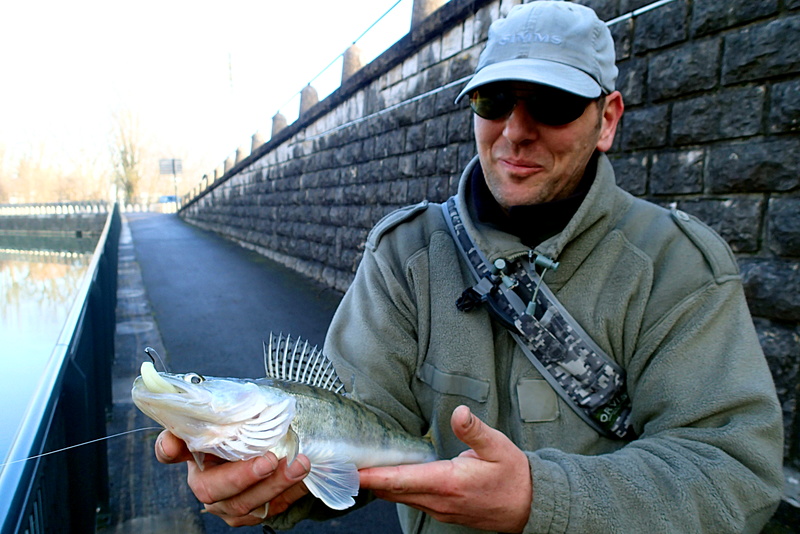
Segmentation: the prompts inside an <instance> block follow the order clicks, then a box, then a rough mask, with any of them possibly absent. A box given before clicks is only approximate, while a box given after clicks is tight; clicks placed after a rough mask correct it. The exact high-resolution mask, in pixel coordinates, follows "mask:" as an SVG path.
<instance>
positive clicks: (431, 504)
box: [360, 406, 533, 533]
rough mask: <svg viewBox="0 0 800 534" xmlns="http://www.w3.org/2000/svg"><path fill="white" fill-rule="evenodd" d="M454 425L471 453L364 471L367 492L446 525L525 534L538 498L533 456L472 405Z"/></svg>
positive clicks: (458, 415)
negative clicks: (477, 413)
mask: <svg viewBox="0 0 800 534" xmlns="http://www.w3.org/2000/svg"><path fill="white" fill-rule="evenodd" d="M450 425H451V426H452V428H453V433H454V434H455V435H456V437H457V438H458V439H460V440H461V441H462V442H464V443H465V444H466V445H467V446H468V447H470V449H469V450H467V451H464V452H462V453H461V454H459V455H458V456H457V457H456V458H453V459H452V460H442V461H438V462H431V463H427V464H415V465H399V466H393V467H373V468H369V469H362V470H361V471H360V475H361V487H362V488H364V489H370V490H372V491H373V492H374V493H375V495H376V496H377V497H379V498H381V499H385V500H387V501H392V502H398V503H403V504H407V505H409V506H411V507H414V508H417V509H418V510H422V511H423V512H425V513H426V514H428V515H430V516H432V517H433V518H434V519H436V520H438V521H442V522H444V523H456V524H459V525H465V526H469V527H473V528H479V529H484V530H494V531H498V532H512V533H513V532H522V530H523V528H524V527H525V523H526V522H527V521H528V516H529V515H530V507H531V501H532V499H533V483H532V481H531V475H530V467H529V464H528V457H527V456H526V455H525V453H524V452H522V450H520V449H519V448H518V447H517V446H516V445H514V443H513V442H512V441H511V440H510V439H508V438H507V437H506V436H505V435H504V434H503V433H502V432H500V431H498V430H495V429H493V428H491V427H490V426H488V425H486V424H485V423H484V422H483V421H481V420H480V419H478V418H477V417H475V416H474V415H472V412H471V411H470V409H469V408H468V407H466V406H459V407H458V408H456V409H455V410H454V411H453V415H452V417H451V418H450Z"/></svg>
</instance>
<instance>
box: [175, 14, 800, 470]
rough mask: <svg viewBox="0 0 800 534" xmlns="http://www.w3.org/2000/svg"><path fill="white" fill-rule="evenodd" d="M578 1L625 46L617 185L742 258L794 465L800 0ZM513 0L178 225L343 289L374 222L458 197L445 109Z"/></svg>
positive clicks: (328, 112)
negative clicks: (672, 208)
mask: <svg viewBox="0 0 800 534" xmlns="http://www.w3.org/2000/svg"><path fill="white" fill-rule="evenodd" d="M580 2H581V3H583V4H586V5H590V6H591V7H593V8H594V9H595V10H597V11H598V14H599V15H600V17H601V18H602V19H603V20H606V21H610V22H611V24H610V27H611V29H612V33H613V34H614V36H615V39H616V42H617V57H618V65H619V68H620V78H619V82H618V88H619V89H620V90H621V91H622V93H623V96H624V98H625V102H626V113H625V115H624V117H623V120H622V123H621V126H620V130H619V132H618V135H617V138H616V141H615V146H614V148H613V149H612V151H611V152H610V156H611V158H612V160H613V162H614V166H615V169H616V171H617V179H618V182H619V183H620V185H622V186H623V187H624V188H626V189H627V190H629V191H630V192H632V193H633V194H635V195H637V196H641V197H645V198H648V199H650V200H652V201H654V202H656V203H659V204H662V205H677V206H678V207H679V208H681V209H683V210H685V211H687V212H689V213H693V214H695V215H697V216H698V217H700V218H701V219H703V220H704V221H706V222H707V223H708V224H709V225H710V226H712V227H713V228H715V229H716V230H717V231H718V232H719V233H720V234H721V235H722V236H723V237H724V238H725V239H727V241H728V242H729V243H730V245H731V247H732V249H733V250H734V252H735V253H736V254H737V257H738V259H739V261H740V266H741V270H742V273H743V277H744V282H745V288H746V292H747V297H748V300H749V303H750V306H751V310H752V312H753V314H754V317H755V322H756V326H757V328H758V331H759V335H760V336H761V340H762V345H763V346H764V350H765V352H766V354H767V358H768V360H769V363H770V366H771V368H772V370H773V373H774V375H775V378H776V383H777V387H778V391H779V395H780V398H781V402H782V403H783V407H784V412H785V421H786V431H787V450H786V453H787V458H788V459H790V462H794V465H795V466H798V461H799V460H798V458H800V437H799V436H798V432H799V431H800V418H798V415H797V409H796V404H797V399H798V397H799V396H800V395H799V393H800V392H799V391H798V368H799V367H800V172H799V171H800V168H799V167H800V158H798V155H797V154H798V153H800V136H798V131H800V45H799V44H798V43H800V32H799V31H798V30H799V29H800V0H759V1H757V2H755V1H752V0H725V1H720V0H673V1H671V2H667V3H658V7H655V8H654V9H651V10H648V6H651V3H650V2H649V1H642V0H580ZM518 3H521V2H519V1H514V0H451V1H450V2H449V3H448V4H446V5H445V6H444V7H442V8H441V9H439V10H438V11H436V12H435V13H434V14H433V15H432V16H430V17H428V19H427V20H426V21H425V22H424V23H423V24H422V25H420V26H419V27H417V28H415V29H414V30H413V31H412V32H411V33H409V34H408V35H407V36H406V37H404V38H403V39H402V40H400V41H399V42H398V43H397V44H396V45H395V46H394V47H392V48H391V49H389V50H387V51H386V53H384V54H383V55H382V56H381V57H379V58H378V59H376V60H375V61H373V62H372V63H370V64H369V65H366V66H365V67H364V68H362V69H361V71H359V72H357V73H356V74H354V75H353V76H352V77H350V78H349V79H348V80H347V81H346V82H345V83H343V84H342V87H341V88H340V89H339V90H337V91H336V92H334V93H333V94H331V95H330V96H329V97H328V98H326V99H325V100H323V101H321V102H319V103H318V104H317V105H316V106H314V107H312V108H311V109H310V110H308V111H307V112H305V113H304V114H302V115H301V117H300V119H298V121H297V122H296V123H294V124H292V125H290V126H288V127H287V128H285V129H284V130H282V131H281V132H280V133H278V134H277V135H275V136H274V137H273V139H271V140H270V141H269V142H267V143H265V144H264V145H261V146H260V147H259V148H258V149H257V150H256V151H254V153H253V154H251V155H250V156H249V157H246V158H244V159H243V160H242V161H241V162H239V163H237V164H236V165H235V166H233V167H232V168H231V169H230V170H228V171H227V172H226V174H225V175H224V176H222V177H220V178H219V179H217V180H216V181H213V182H212V183H208V181H205V182H204V183H203V184H202V187H201V188H198V189H197V190H196V191H194V192H193V193H192V195H191V196H190V197H189V198H187V199H184V206H183V208H182V211H181V215H182V216H183V217H184V218H185V219H186V220H187V221H189V222H192V223H193V224H197V225H199V226H201V227H204V228H208V229H211V230H214V231H216V232H219V233H220V234H223V235H225V236H227V237H229V238H231V239H234V240H236V241H238V242H239V243H241V244H242V245H243V246H246V247H249V248H252V249H255V250H257V251H259V252H261V253H263V254H264V255H266V256H268V257H270V258H273V259H275V260H277V261H280V262H282V263H284V264H286V265H288V266H290V267H292V268H294V269H296V270H298V271H300V272H302V273H305V274H306V275H308V276H310V277H312V278H313V279H315V280H317V281H319V282H321V283H323V284H325V285H327V286H329V287H333V288H335V289H337V290H340V291H344V290H345V289H346V288H347V286H348V285H349V283H350V281H351V280H352V277H353V274H354V272H355V268H356V266H357V264H358V261H359V259H360V257H361V253H362V250H363V243H364V241H365V238H366V235H367V232H368V231H369V229H370V228H371V227H372V226H373V225H374V223H375V222H376V221H377V220H378V219H379V218H380V217H382V216H383V215H385V214H386V213H388V212H390V211H391V210H393V209H395V208H397V207H400V206H404V205H407V204H410V203H415V202H418V201H420V200H423V199H428V200H431V201H442V200H444V199H446V198H447V197H448V196H449V195H451V194H452V193H454V192H455V188H456V183H457V181H458V178H459V175H460V172H461V169H463V167H464V166H465V165H466V163H467V162H468V161H469V160H470V159H471V158H472V157H473V155H474V153H475V148H474V144H473V141H472V119H471V116H470V113H469V111H468V109H467V107H466V104H463V103H462V105H460V106H456V105H454V104H453V100H454V98H455V96H456V95H457V93H458V91H459V89H460V87H461V86H462V85H463V78H465V77H466V76H468V75H469V74H471V72H472V71H473V70H474V67H475V65H476V64H477V59H478V55H479V53H480V50H481V49H482V45H483V42H484V41H485V39H486V35H487V31H488V27H489V24H490V23H491V21H492V20H494V19H496V18H498V17H499V16H501V15H504V14H505V13H507V12H508V10H510V9H511V7H512V6H513V5H515V4H518ZM631 14H632V16H628V15H631Z"/></svg>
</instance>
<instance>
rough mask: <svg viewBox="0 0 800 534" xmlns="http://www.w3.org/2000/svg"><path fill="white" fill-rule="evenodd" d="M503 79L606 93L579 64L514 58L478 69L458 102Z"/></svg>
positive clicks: (584, 92)
mask: <svg viewBox="0 0 800 534" xmlns="http://www.w3.org/2000/svg"><path fill="white" fill-rule="evenodd" d="M503 81H514V82H528V83H537V84H541V85H549V86H550V87H555V88H557V89H562V90H564V91H568V92H570V93H575V94H576V95H580V96H583V97H586V98H597V97H598V96H600V94H601V93H602V89H601V87H600V84H598V83H597V82H596V81H595V80H594V78H592V77H591V76H589V75H588V74H586V73H585V72H583V71H581V70H578V69H576V68H575V67H570V66H568V65H564V64H562V63H556V62H554V61H547V60H541V59H513V60H509V61H503V62H501V63H495V64H493V65H487V66H486V67H484V68H482V69H481V70H479V71H478V72H476V73H475V75H474V76H473V77H472V78H471V79H470V81H469V82H467V85H466V86H464V89H462V90H461V92H460V93H459V94H458V96H457V97H456V100H455V103H456V104H458V102H459V101H460V100H461V99H462V98H463V97H464V95H466V94H467V93H469V92H471V91H472V90H473V89H475V88H476V87H480V86H481V85H486V84H488V83H494V82H503Z"/></svg>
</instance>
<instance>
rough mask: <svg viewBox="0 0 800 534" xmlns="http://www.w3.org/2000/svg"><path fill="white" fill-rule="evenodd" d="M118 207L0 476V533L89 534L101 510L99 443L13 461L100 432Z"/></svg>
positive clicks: (103, 471) (104, 481) (102, 455)
mask: <svg viewBox="0 0 800 534" xmlns="http://www.w3.org/2000/svg"><path fill="white" fill-rule="evenodd" d="M120 229H121V219H120V214H119V209H118V208H117V207H116V206H114V208H113V209H112V210H111V212H110V213H109V216H108V218H107V219H106V223H105V227H104V228H103V233H102V234H101V236H100V239H99V241H98V244H97V247H96V248H95V253H94V256H93V257H92V261H91V263H90V265H89V269H88V271H87V273H86V276H85V278H84V281H83V284H82V286H81V288H80V290H79V292H78V295H77V297H76V299H75V303H74V304H73V306H72V309H71V310H70V312H69V315H68V317H67V320H66V323H65V325H64V328H63V330H62V332H61V336H60V337H59V340H58V343H57V344H56V347H55V348H54V350H53V351H52V353H51V356H50V359H49V361H48V363H47V366H46V368H45V370H44V372H43V374H42V378H41V380H40V382H39V388H38V390H37V392H36V393H35V395H34V398H33V400H32V401H31V403H30V405H29V407H28V411H27V413H26V415H25V419H24V421H23V423H22V426H21V428H20V430H19V431H18V433H17V436H16V438H15V440H14V443H13V444H12V446H11V450H10V452H9V455H8V459H9V460H11V461H12V463H8V464H6V465H5V466H4V467H2V471H0V522H1V523H0V534H23V533H24V534H34V533H50V532H94V530H95V522H96V517H97V513H98V512H97V511H98V510H100V509H104V508H107V504H108V469H107V457H106V447H105V443H102V442H101V443H95V444H91V445H86V446H84V447H78V448H75V449H71V450H69V451H65V452H62V453H58V454H53V455H48V456H42V457H39V458H35V459H32V460H29V461H24V462H13V460H15V459H18V458H29V457H32V456H37V455H40V454H42V453H45V452H49V451H52V450H57V449H61V448H64V447H68V446H71V445H75V444H78V443H82V442H85V441H89V440H92V439H95V438H98V437H102V436H104V435H105V417H106V410H107V408H109V407H110V406H111V365H112V363H113V356H114V328H115V323H116V317H115V309H116V299H117V259H118V252H117V245H118V243H119V234H120Z"/></svg>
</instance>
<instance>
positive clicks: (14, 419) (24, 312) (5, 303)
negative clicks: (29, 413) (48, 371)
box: [0, 234, 97, 461]
mask: <svg viewBox="0 0 800 534" xmlns="http://www.w3.org/2000/svg"><path fill="white" fill-rule="evenodd" d="M96 242H97V239H96V238H91V239H86V238H77V237H75V235H69V236H63V237H58V236H54V235H51V236H47V237H42V236H36V237H31V236H22V235H11V236H9V235H1V234H0V304H2V306H0V361H2V369H3V372H2V373H0V402H2V403H3V406H4V408H3V410H2V411H0V428H3V432H2V433H0V461H2V459H4V458H5V457H6V454H7V452H8V448H9V446H10V445H11V443H13V440H14V436H15V435H16V429H17V428H19V424H20V422H21V421H22V418H23V417H24V415H25V411H26V409H27V406H28V403H29V401H30V399H31V397H32V396H33V393H34V392H35V391H36V388H37V387H38V384H39V381H40V379H41V376H42V371H43V370H44V368H45V366H46V365H47V362H48V360H49V358H50V355H51V353H52V352H53V349H54V348H55V346H56V344H57V342H58V338H59V335H60V334H61V331H62V329H63V327H64V322H65V320H66V318H67V315H68V314H69V311H70V309H71V307H72V304H73V302H74V300H75V297H76V295H77V293H78V290H79V288H80V287H81V284H82V282H83V277H84V275H85V274H86V271H87V268H88V266H89V263H90V262H91V258H92V254H91V252H92V251H93V249H94V246H95V245H96ZM37 247H40V248H37Z"/></svg>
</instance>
